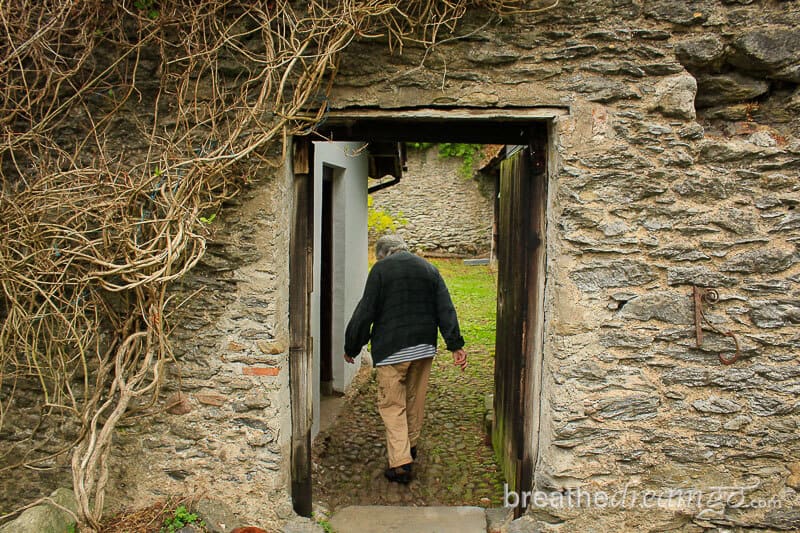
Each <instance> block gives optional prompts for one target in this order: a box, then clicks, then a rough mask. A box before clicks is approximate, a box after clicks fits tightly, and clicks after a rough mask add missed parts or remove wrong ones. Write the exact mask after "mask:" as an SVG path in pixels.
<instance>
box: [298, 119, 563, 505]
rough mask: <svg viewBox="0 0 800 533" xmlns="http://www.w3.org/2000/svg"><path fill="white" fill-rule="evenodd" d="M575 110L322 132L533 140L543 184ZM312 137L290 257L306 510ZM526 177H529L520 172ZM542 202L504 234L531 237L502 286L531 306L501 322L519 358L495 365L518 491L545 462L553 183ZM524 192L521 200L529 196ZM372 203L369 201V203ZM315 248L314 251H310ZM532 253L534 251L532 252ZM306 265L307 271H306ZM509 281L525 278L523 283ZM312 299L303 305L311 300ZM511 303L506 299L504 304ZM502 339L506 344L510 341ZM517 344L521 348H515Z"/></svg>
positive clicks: (505, 449)
mask: <svg viewBox="0 0 800 533" xmlns="http://www.w3.org/2000/svg"><path fill="white" fill-rule="evenodd" d="M563 114H565V111H564V110H561V109H552V108H548V109H537V108H535V109H530V108H529V109H516V110H463V109H462V110H436V109H414V110H394V111H381V110H353V111H342V112H336V113H332V114H331V116H330V117H328V119H327V120H326V122H325V125H324V130H323V131H320V132H319V134H320V136H321V137H323V138H326V139H329V140H336V141H361V142H367V143H370V142H407V141H425V142H464V143H493V144H506V145H510V146H515V145H516V146H526V147H527V149H528V150H529V155H528V156H527V157H531V155H532V154H534V155H535V159H536V160H537V161H538V163H537V164H538V165H539V170H540V174H541V179H542V183H544V184H546V182H547V175H548V169H549V168H550V166H551V161H550V156H549V154H550V153H552V150H548V147H549V144H550V142H551V139H552V135H551V133H550V123H551V120H550V119H553V118H554V117H556V116H558V115H563ZM310 141H313V139H312V138H306V139H295V158H294V163H295V165H294V175H295V192H296V194H295V205H294V218H295V224H294V228H295V231H293V235H292V237H293V238H292V245H291V246H292V257H293V258H295V259H296V262H295V264H293V265H290V271H291V281H290V293H291V294H292V301H293V302H296V304H295V305H296V307H295V308H294V309H290V317H291V323H290V329H291V338H292V339H293V345H292V352H291V356H292V358H298V359H301V360H300V361H291V362H290V369H291V375H290V380H291V385H290V391H291V396H292V420H293V438H292V450H293V456H292V480H293V483H292V488H293V490H292V498H293V502H294V505H295V510H296V511H297V512H298V514H301V515H306V516H307V515H309V514H310V512H311V502H312V497H313V495H312V493H311V492H312V482H311V477H312V474H311V466H310V458H311V437H310V435H311V425H312V421H313V412H312V410H311V405H310V404H311V403H312V402H310V401H309V398H307V397H306V395H307V394H308V391H309V378H310V376H309V375H308V373H307V372H304V370H305V369H308V368H309V367H310V366H312V365H313V360H311V359H310V357H311V353H310V352H311V351H312V348H311V347H312V346H313V342H314V341H313V340H312V339H311V338H310V336H309V330H308V329H307V327H308V326H307V324H308V323H309V309H308V307H307V304H305V303H304V302H307V301H308V298H307V291H308V280H307V279H306V276H305V275H304V272H307V266H308V264H307V261H308V257H309V256H313V246H310V245H311V244H312V242H313V241H311V242H310V239H309V235H313V230H312V231H309V227H308V226H311V227H312V228H313V213H314V210H315V205H314V202H313V200H314V192H313V183H312V182H313V179H311V178H309V174H308V172H309V168H313V158H314V155H313V148H312V147H311V142H310ZM519 176H520V179H523V180H524V179H528V178H526V177H525V176H524V175H523V174H520V175H519ZM516 190H518V191H525V192H524V193H522V194H520V196H519V197H516V196H513V195H509V196H511V197H510V198H506V199H505V201H507V202H511V203H512V204H513V203H515V202H517V204H515V208H514V209H515V210H516V211H517V212H523V211H526V210H529V209H530V207H531V205H532V204H531V202H530V201H529V198H525V195H528V196H529V195H531V194H533V193H534V188H531V187H529V186H525V187H522V188H521V189H520V188H519V187H517V188H516ZM538 194H539V195H540V197H539V198H538V199H536V205H537V206H538V207H537V209H540V210H541V213H542V217H541V219H540V220H539V221H540V222H541V224H540V225H538V226H535V227H534V226H531V225H527V226H519V225H518V224H517V225H516V226H515V223H514V221H512V222H511V223H510V224H508V225H507V226H506V227H507V231H512V230H513V231H517V230H519V231H520V232H518V235H516V236H512V235H511V234H507V235H502V234H501V235H500V236H499V246H500V247H501V248H502V247H503V246H506V247H517V246H523V247H524V248H525V249H526V253H523V254H509V255H508V256H507V259H506V261H514V262H515V264H514V265H513V266H512V267H511V268H510V269H509V271H510V272H512V273H514V272H524V274H522V275H520V274H515V275H512V276H510V277H509V276H506V277H505V278H504V281H502V283H503V284H506V286H502V285H501V287H499V289H500V291H499V293H500V294H502V293H504V292H505V293H506V294H523V295H524V296H523V297H522V298H521V299H520V302H523V303H524V304H525V305H524V306H523V307H520V308H517V307H514V308H513V309H512V310H510V311H509V312H507V313H506V314H507V315H509V316H513V315H514V313H517V312H522V313H523V315H524V316H520V317H519V320H516V321H515V322H514V325H513V326H511V325H508V326H506V325H503V326H502V329H498V332H497V336H498V339H500V338H503V339H505V340H504V343H503V344H502V346H503V351H504V354H505V355H503V354H501V355H499V356H498V359H499V360H502V359H503V358H504V357H505V358H506V359H507V360H512V359H519V358H521V361H517V364H516V365H511V366H508V365H505V366H503V365H498V369H499V370H500V371H499V372H498V370H496V371H495V377H496V380H495V391H496V394H495V398H496V400H495V412H497V413H500V414H501V416H502V417H503V420H502V421H501V423H499V424H496V427H495V430H494V434H495V439H494V440H495V443H496V447H495V450H496V453H498V456H499V458H500V460H501V463H502V464H503V468H504V472H505V473H506V479H507V480H508V481H509V482H511V488H512V489H514V490H518V491H521V490H530V485H531V477H532V475H533V471H534V468H535V464H536V454H537V450H538V444H537V443H538V424H539V418H540V413H539V408H540V405H539V402H538V397H539V390H538V389H539V387H540V383H541V359H542V342H543V340H542V334H541V331H542V327H543V323H544V306H543V295H544V290H543V288H544V282H545V279H544V272H545V269H544V249H545V246H546V244H545V232H544V220H545V217H544V208H545V206H546V205H547V199H546V188H542V189H538ZM520 200H522V201H521V203H520ZM365 208H366V206H365ZM309 248H311V249H312V250H311V251H310V252H309ZM529 251H530V252H531V253H528V252H529ZM534 253H536V254H539V261H538V263H536V267H535V270H529V268H528V266H529V262H530V260H531V258H532V257H534V255H533V254H534ZM297 274H299V275H297ZM509 284H515V285H513V286H511V285H509ZM304 305H305V307H301V306H304ZM500 307H502V303H501V304H500V305H499V306H498V308H500ZM500 346H501V343H498V348H500ZM510 346H514V347H515V348H514V349H509V347H510Z"/></svg>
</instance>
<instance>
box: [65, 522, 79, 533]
mask: <svg viewBox="0 0 800 533" xmlns="http://www.w3.org/2000/svg"><path fill="white" fill-rule="evenodd" d="M66 533H78V525H77V524H75V522H71V523H70V524H69V525H67V531H66Z"/></svg>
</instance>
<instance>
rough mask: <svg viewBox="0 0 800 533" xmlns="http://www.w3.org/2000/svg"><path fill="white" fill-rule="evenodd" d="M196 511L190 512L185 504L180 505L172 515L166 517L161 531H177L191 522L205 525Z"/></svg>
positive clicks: (171, 532) (169, 532) (167, 532)
mask: <svg viewBox="0 0 800 533" xmlns="http://www.w3.org/2000/svg"><path fill="white" fill-rule="evenodd" d="M199 518H200V517H198V516H197V514H195V513H191V512H189V510H188V509H187V508H186V506H185V505H179V506H178V507H177V508H176V509H175V512H174V513H173V515H172V516H171V517H168V518H166V519H164V524H163V525H162V526H161V533H175V531H178V530H180V529H181V528H183V527H186V526H188V525H189V524H197V525H198V526H201V527H205V525H206V524H205V522H203V521H202V520H200V519H199Z"/></svg>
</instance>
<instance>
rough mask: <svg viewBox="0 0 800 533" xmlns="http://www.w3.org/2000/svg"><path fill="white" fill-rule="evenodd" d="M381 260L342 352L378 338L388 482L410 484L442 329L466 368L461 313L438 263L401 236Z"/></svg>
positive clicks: (392, 238)
mask: <svg viewBox="0 0 800 533" xmlns="http://www.w3.org/2000/svg"><path fill="white" fill-rule="evenodd" d="M375 255H376V258H377V262H376V263H375V265H374V266H373V267H372V269H371V270H370V272H369V275H368V276H367V282H366V286H365V288H364V294H363V296H362V297H361V300H360V301H359V302H358V305H357V306H356V308H355V310H354V311H353V316H352V317H351V318H350V321H349V322H348V324H347V329H346V331H345V344H344V351H345V354H344V358H345V360H346V361H347V362H348V363H353V362H354V361H355V357H357V356H358V355H359V353H361V348H362V347H363V346H364V345H365V344H367V342H369V341H371V342H372V363H373V365H374V366H375V367H376V372H377V380H378V412H379V413H380V415H381V418H382V419H383V423H384V426H385V427H386V450H387V455H388V459H389V467H388V468H387V469H386V471H385V473H384V474H385V476H386V478H387V479H389V481H395V482H398V483H408V482H409V481H411V477H412V464H413V462H414V459H416V456H417V443H418V441H419V436H420V431H421V430H422V420H423V414H424V411H425V394H426V392H427V390H428V377H429V375H430V371H431V364H432V362H433V357H434V356H435V355H436V342H437V338H438V335H437V330H438V331H440V332H441V333H442V338H444V341H445V344H446V346H447V349H448V350H449V351H451V352H452V353H453V362H454V364H455V365H456V366H458V367H460V368H461V370H462V371H463V370H464V369H465V368H466V367H467V353H466V352H465V351H464V338H463V337H462V336H461V330H460V328H459V325H458V316H457V315H456V310H455V308H454V307H453V302H452V300H451V298H450V292H449V291H448V290H447V286H446V285H445V282H444V280H443V279H442V276H441V275H440V274H439V271H438V270H437V269H436V267H435V266H433V265H432V264H430V263H429V262H428V261H426V260H425V259H423V258H421V257H419V256H417V255H414V254H412V253H410V252H409V251H408V247H407V246H406V244H405V242H404V241H403V239H402V237H400V236H399V235H386V236H383V237H381V238H380V239H378V242H377V243H376V244H375Z"/></svg>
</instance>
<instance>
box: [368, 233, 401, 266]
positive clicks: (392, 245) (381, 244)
mask: <svg viewBox="0 0 800 533" xmlns="http://www.w3.org/2000/svg"><path fill="white" fill-rule="evenodd" d="M402 250H406V251H407V250H408V246H406V241H404V240H403V238H402V237H401V236H400V235H384V236H383V237H381V238H380V239H378V242H376V243H375V257H376V258H377V259H378V261H380V260H381V259H383V258H385V257H389V256H390V255H392V254H393V253H395V252H399V251H402Z"/></svg>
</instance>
